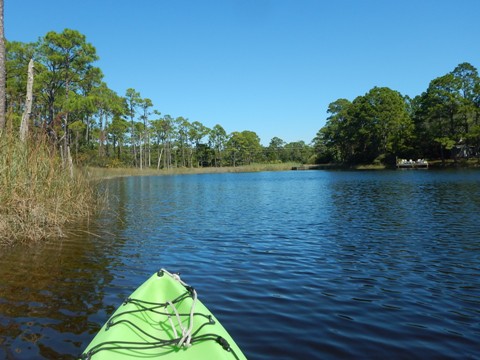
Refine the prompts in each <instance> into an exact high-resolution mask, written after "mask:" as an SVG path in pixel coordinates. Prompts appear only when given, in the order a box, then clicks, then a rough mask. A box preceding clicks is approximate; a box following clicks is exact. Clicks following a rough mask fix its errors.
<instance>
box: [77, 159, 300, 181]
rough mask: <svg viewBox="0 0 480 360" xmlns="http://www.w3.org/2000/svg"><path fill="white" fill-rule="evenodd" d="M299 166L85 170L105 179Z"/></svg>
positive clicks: (233, 171) (98, 168) (219, 172)
mask: <svg viewBox="0 0 480 360" xmlns="http://www.w3.org/2000/svg"><path fill="white" fill-rule="evenodd" d="M295 166H298V164H296V163H284V164H251V165H244V166H235V167H233V166H225V167H204V168H197V167H194V168H185V167H181V168H171V169H160V170H157V169H150V168H146V169H139V168H100V167H87V168H85V170H84V171H86V172H87V173H88V176H89V177H90V178H92V179H97V180H103V179H111V178H116V177H127V176H164V175H194V174H221V173H244V172H262V171H287V170H292V167H295Z"/></svg>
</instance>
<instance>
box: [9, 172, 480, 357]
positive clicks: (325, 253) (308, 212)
mask: <svg viewBox="0 0 480 360" xmlns="http://www.w3.org/2000/svg"><path fill="white" fill-rule="evenodd" d="M106 186H107V187H108V189H109V194H110V201H111V210H110V212H109V213H107V214H103V215H102V216H100V217H99V218H98V219H91V221H90V225H89V226H88V227H86V226H85V227H84V228H81V227H80V228H76V229H72V234H71V236H69V237H67V238H64V239H58V240H52V241H50V242H48V243H46V244H42V245H37V246H34V247H24V246H17V247H14V248H0V358H6V359H32V358H33V359H35V358H51V359H71V358H74V357H75V356H77V355H79V354H80V353H81V351H82V349H83V348H84V347H85V346H86V345H87V344H88V342H89V341H90V340H91V339H92V337H93V335H94V334H95V332H96V331H97V330H98V329H99V327H100V326H101V325H102V324H103V323H104V322H105V321H106V320H107V318H108V316H109V315H110V314H111V313H112V312H113V311H114V309H115V308H116V307H117V306H118V305H120V303H121V302H122V301H123V299H124V298H125V297H126V296H128V295H129V294H130V293H131V292H132V291H133V290H134V289H135V288H136V287H137V286H138V285H140V284H141V283H142V282H143V281H144V280H146V279H147V277H149V276H150V275H151V274H152V273H153V272H155V271H157V270H158V269H159V268H162V267H163V268H166V269H168V270H169V271H172V272H180V273H181V274H182V279H183V280H185V281H186V282H188V283H189V284H191V285H192V286H194V287H195V288H196V289H197V292H198V294H199V298H200V299H201V300H202V301H203V302H204V303H205V304H206V305H207V306H208V307H209V308H210V309H211V310H212V311H213V313H214V314H215V315H216V316H217V317H218V318H219V319H220V321H221V322H222V323H223V324H224V325H225V327H226V328H227V329H228V331H229V332H230V333H231V334H232V336H233V337H234V339H235V340H236V341H237V343H238V344H239V346H240V347H241V348H242V349H243V350H244V352H245V355H246V356H247V357H248V358H250V359H272V358H275V359H329V358H330V359H338V358H352V359H353V358H377V359H384V358H394V359H405V358H408V359H426V358H458V359H465V358H480V345H479V344H480V216H479V213H480V172H479V171H451V172H450V171H442V172H437V171H432V170H426V171H421V170H420V171H382V172H368V171H367V172H353V171H352V172H348V171H299V172H294V171H292V172H270V173H269V172H266V173H248V174H206V175H182V176H163V177H131V178H120V179H113V180H108V181H106Z"/></svg>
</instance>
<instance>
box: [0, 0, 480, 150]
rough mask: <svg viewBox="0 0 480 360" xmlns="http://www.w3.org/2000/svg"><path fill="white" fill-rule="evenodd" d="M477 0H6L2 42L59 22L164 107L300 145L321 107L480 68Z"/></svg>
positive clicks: (112, 78) (108, 72) (118, 87)
mask: <svg viewBox="0 0 480 360" xmlns="http://www.w3.org/2000/svg"><path fill="white" fill-rule="evenodd" d="M479 14H480V1H478V0H451V1H446V0H402V1H397V0H331V1H326V0H137V1H127V0H82V1H73V0H42V1H39V0H22V1H20V0H5V35H6V38H7V39H8V40H15V41H22V42H33V41H35V40H37V39H38V38H39V37H41V36H44V35H45V34H46V33H47V32H48V31H52V30H53V31H57V32H61V31H62V30H63V29H65V28H70V29H75V30H78V31H80V32H81V33H83V34H85V35H86V37H87V41H88V42H90V43H91V44H92V45H94V46H95V47H96V49H97V53H98V55H99V56H100V60H99V61H98V63H97V66H99V67H100V68H101V69H102V70H103V72H104V75H105V78H104V80H105V81H106V82H107V84H108V85H109V87H110V88H111V89H113V90H115V91H116V92H117V93H118V94H119V95H124V94H125V90H126V89H127V88H130V87H131V88H134V89H136V90H137V91H139V92H140V94H141V96H142V97H144V98H150V99H151V100H152V102H153V104H154V108H155V109H157V110H159V111H160V112H162V114H170V115H172V116H174V117H177V116H183V117H186V118H188V119H189V120H190V121H200V122H201V123H203V124H204V125H206V126H208V127H210V128H211V127H213V126H214V125H216V124H220V125H222V126H223V127H224V128H225V130H226V131H227V132H228V133H231V132H233V131H243V130H250V131H255V132H256V133H257V134H258V136H259V137H260V139H261V142H262V144H264V145H268V143H269V142H270V140H271V139H272V138H273V137H275V136H276V137H279V138H281V139H283V140H284V141H286V142H293V141H300V140H303V141H305V142H306V143H309V142H310V141H311V140H312V139H313V138H314V137H315V135H316V133H317V131H318V130H319V129H320V128H321V127H322V126H323V125H324V124H325V120H326V118H327V116H328V115H327V113H326V110H327V107H328V104H329V103H331V102H333V101H335V100H337V99H339V98H347V99H349V100H353V99H354V98H355V97H356V96H359V95H364V94H365V93H366V92H367V91H369V90H370V89H371V88H373V87H374V86H387V87H390V88H392V89H394V90H397V91H399V92H401V93H402V94H404V95H409V96H412V97H413V96H415V95H419V94H421V93H422V92H423V91H425V90H426V88H427V87H428V84H429V82H430V81H431V80H433V79H434V78H436V77H439V76H442V75H444V74H446V73H447V72H449V71H451V70H453V69H454V68H455V66H456V65H458V64H459V63H462V62H469V63H471V64H472V65H473V66H475V67H477V68H478V67H480V25H479V20H478V15H479Z"/></svg>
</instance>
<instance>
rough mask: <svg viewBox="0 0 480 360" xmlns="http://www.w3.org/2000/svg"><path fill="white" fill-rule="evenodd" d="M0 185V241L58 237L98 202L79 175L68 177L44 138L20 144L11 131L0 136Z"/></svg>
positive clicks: (83, 217)
mask: <svg viewBox="0 0 480 360" xmlns="http://www.w3.org/2000/svg"><path fill="white" fill-rule="evenodd" d="M0 187H1V191H0V243H14V242H19V241H20V242H31V241H38V240H41V239H46V238H49V237H52V236H59V235H61V234H62V232H63V228H64V226H65V225H66V224H68V223H72V222H75V221H79V220H83V219H85V217H88V216H90V214H91V213H92V212H93V211H95V208H96V205H97V203H98V199H99V198H100V197H99V196H98V194H97V190H96V187H95V185H94V184H92V183H91V182H89V181H87V180H86V177H85V176H84V175H83V174H82V173H81V172H80V171H75V175H74V177H73V178H72V177H71V176H70V173H69V171H67V170H66V169H65V168H64V167H63V166H62V162H61V160H60V159H59V157H58V156H57V152H56V151H55V149H54V148H53V147H51V146H50V145H49V144H48V143H47V141H45V139H44V138H41V137H38V138H30V139H28V141H27V143H26V144H24V143H22V142H20V141H19V140H18V138H17V136H16V134H15V133H13V132H11V131H10V132H5V133H4V134H3V135H0Z"/></svg>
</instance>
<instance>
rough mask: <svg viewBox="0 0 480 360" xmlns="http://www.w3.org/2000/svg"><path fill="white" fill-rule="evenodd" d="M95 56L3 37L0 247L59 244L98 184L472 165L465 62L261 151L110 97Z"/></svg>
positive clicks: (472, 117)
mask: <svg viewBox="0 0 480 360" xmlns="http://www.w3.org/2000/svg"><path fill="white" fill-rule="evenodd" d="M98 60H99V57H98V55H97V52H96V49H95V47H94V46H93V45H92V44H90V43H89V42H87V39H86V37H85V35H83V34H81V33H80V32H79V31H77V30H72V29H64V30H63V31H62V32H60V33H57V32H55V31H50V32H48V33H47V34H46V35H45V36H43V37H41V38H39V40H38V41H37V42H35V43H22V42H19V41H6V58H5V61H6V73H7V75H8V76H7V77H6V87H5V88H6V94H5V96H4V99H5V100H6V106H5V109H6V110H7V114H8V116H7V119H6V121H2V120H3V118H2V116H0V186H1V189H0V244H2V243H14V242H34V241H38V240H41V239H46V238H49V237H53V236H59V235H61V234H62V231H65V230H64V229H66V225H67V224H71V223H75V222H77V221H78V222H84V221H85V219H87V220H88V218H89V217H90V216H91V215H92V214H93V213H94V212H96V211H97V210H98V209H99V207H101V206H102V204H101V203H102V202H105V200H106V194H105V195H104V194H101V190H99V189H100V188H101V187H99V186H96V182H97V181H102V180H105V179H108V178H113V177H121V176H145V175H154V176H156V175H177V174H205V173H229V172H232V173H233V172H235V173H238V172H258V171H285V170H292V169H298V170H303V169H332V170H333V169H336V170H337V169H338V170H380V169H392V168H395V165H396V159H397V158H405V159H420V158H421V159H423V158H426V159H428V161H429V164H430V167H431V168H448V167H479V164H480V160H479V159H480V77H479V74H478V71H477V69H476V68H475V67H474V66H473V65H471V64H469V63H461V64H459V65H458V66H456V67H455V68H454V69H453V71H451V72H449V73H448V74H445V75H443V76H441V77H438V78H436V79H433V80H432V81H431V82H430V84H429V86H428V88H427V89H426V91H425V92H423V93H422V94H421V95H417V96H415V97H413V98H410V97H409V96H406V95H402V94H401V93H400V92H398V91H396V90H393V89H390V88H388V87H377V86H375V87H374V88H372V89H371V90H369V91H368V92H367V93H366V94H365V95H359V96H357V97H356V98H355V99H353V100H352V101H351V100H349V99H343V98H340V99H337V100H336V101H334V102H332V103H330V104H329V107H328V109H327V113H328V117H327V118H326V119H325V120H326V122H325V125H324V126H323V127H322V128H321V129H320V130H319V131H318V132H317V134H316V136H315V137H314V138H313V140H312V141H311V142H310V143H306V142H305V141H303V140H302V141H294V142H290V143H287V142H285V141H284V140H283V139H281V138H278V137H273V138H272V139H271V140H270V142H269V144H268V146H265V145H262V142H261V139H260V137H259V136H258V135H257V134H256V132H255V131H252V130H248V129H247V130H243V131H233V132H231V133H227V132H226V131H225V129H224V128H223V126H222V125H221V124H220V123H218V124H216V125H214V126H212V127H209V126H210V125H209V126H206V125H205V124H203V123H202V122H200V121H199V120H195V121H191V120H189V119H188V118H184V117H183V116H172V115H169V114H168V113H163V114H162V112H160V110H159V109H156V108H155V105H154V104H153V102H152V101H151V99H149V98H148V97H143V96H142V95H141V94H140V92H138V91H137V90H135V89H133V88H127V89H126V91H125V94H124V95H123V96H122V95H119V94H117V92H115V91H114V90H112V89H110V88H109V87H108V84H107V83H105V82H104V78H103V73H102V70H101V69H100V68H99V67H97V66H95V63H96V62H97V61H98ZM0 100H1V99H0ZM219 120H222V119H219ZM435 159H440V160H438V161H436V160H435ZM450 159H453V160H450ZM469 159H470V160H469ZM432 160H435V161H432ZM323 163H327V165H325V164H323ZM302 164H315V165H302ZM365 164H367V165H365Z"/></svg>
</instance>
